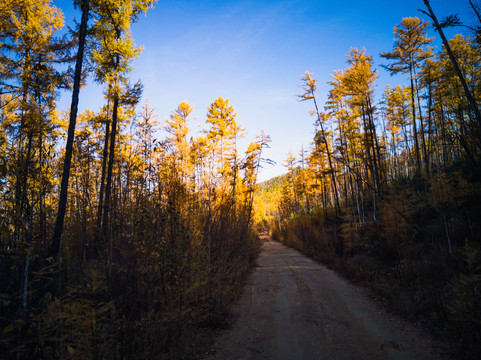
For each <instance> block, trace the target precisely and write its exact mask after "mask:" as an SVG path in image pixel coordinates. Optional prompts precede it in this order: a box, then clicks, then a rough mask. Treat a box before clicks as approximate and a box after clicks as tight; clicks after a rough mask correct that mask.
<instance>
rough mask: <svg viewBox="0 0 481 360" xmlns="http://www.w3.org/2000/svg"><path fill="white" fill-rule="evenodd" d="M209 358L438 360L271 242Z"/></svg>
mask: <svg viewBox="0 0 481 360" xmlns="http://www.w3.org/2000/svg"><path fill="white" fill-rule="evenodd" d="M234 312H235V313H236V314H237V316H238V319H237V321H236V323H235V324H234V326H233V328H231V329H228V330H226V331H224V332H223V333H221V334H220V335H219V338H218V340H217V342H216V343H215V345H214V348H213V351H214V354H212V355H211V356H210V357H209V358H210V359H229V360H231V359H274V360H281V359H286V360H287V359H289V360H297V359H326V360H330V359H336V360H338V359H342V360H347V359H356V360H357V359H423V360H424V359H436V358H439V356H438V355H436V354H435V352H434V350H433V346H432V343H431V341H430V340H429V338H428V337H427V336H426V335H423V334H421V333H420V332H419V331H417V330H416V329H414V328H413V327H412V326H410V325H409V324H407V323H405V322H403V321H401V320H399V319H398V318H395V317H394V316H393V315H390V314H388V313H386V312H385V311H383V310H381V309H380V308H378V307H377V306H376V305H375V304H374V303H373V302H372V301H370V300H369V299H368V298H367V297H366V296H365V294H364V293H363V291H362V289H360V288H359V287H357V286H355V285H352V284H350V283H348V282H347V281H346V280H344V279H342V278H341V277H339V276H338V275H337V274H335V273H334V272H333V271H331V270H329V269H327V268H326V267H324V266H323V265H321V264H319V263H316V262H314V261H312V260H310V259H308V258H307V257H305V256H303V255H302V254H300V253H299V252H298V251H296V250H293V249H290V248H287V247H285V246H283V245H281V244H279V243H278V242H273V241H266V242H264V244H263V251H262V253H261V255H260V257H259V260H258V267H257V269H256V270H255V271H254V272H253V274H252V275H251V276H250V278H249V281H248V284H247V287H246V290H245V293H244V295H243V297H242V298H241V300H240V301H239V303H238V304H237V305H236V307H235V309H234Z"/></svg>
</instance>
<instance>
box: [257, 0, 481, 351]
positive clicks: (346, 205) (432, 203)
mask: <svg viewBox="0 0 481 360" xmlns="http://www.w3.org/2000/svg"><path fill="white" fill-rule="evenodd" d="M424 5H425V7H423V9H421V10H422V14H421V15H422V16H423V17H425V19H424V20H423V19H420V18H419V17H409V18H404V19H402V21H401V22H400V23H399V25H397V26H396V27H395V28H394V44H393V48H392V49H391V50H389V49H386V52H384V53H381V54H380V56H381V58H382V59H383V62H382V64H381V66H382V67H383V68H385V69H386V70H387V71H389V72H390V73H392V74H401V75H402V74H404V76H405V79H406V84H407V85H396V86H387V87H386V88H385V89H384V90H383V91H382V93H381V94H379V95H378V96H377V97H376V96H375V93H374V89H375V84H376V79H377V77H378V74H377V70H376V69H375V68H374V65H373V58H372V56H370V55H369V54H368V52H367V51H366V50H365V49H361V50H359V49H354V48H353V49H351V51H350V52H349V54H348V55H347V59H346V67H345V68H344V69H341V70H336V71H334V72H333V74H332V80H331V81H330V82H329V86H330V90H329V93H328V100H327V101H326V103H325V104H324V106H322V104H319V103H318V97H317V96H318V94H317V92H316V91H317V80H316V78H315V77H314V76H313V75H312V74H310V73H309V72H306V73H305V75H303V76H302V78H301V80H302V85H301V91H300V94H299V95H298V99H299V101H308V102H310V103H311V105H312V111H311V114H312V115H313V118H314V122H315V124H314V126H315V136H314V139H313V141H312V145H311V148H310V149H309V150H302V151H301V152H300V153H299V155H298V156H295V155H293V154H292V153H290V154H289V156H288V158H287V159H286V161H285V166H286V168H287V174H286V175H285V176H284V177H283V179H281V180H280V181H279V180H278V181H275V182H274V183H272V184H267V185H266V187H264V188H261V189H259V190H258V198H257V199H256V201H258V202H259V209H261V210H262V209H264V216H265V222H268V223H269V226H270V229H271V233H272V236H273V237H274V238H276V239H279V240H280V241H281V242H283V243H285V244H287V245H289V246H292V247H295V248H297V249H299V250H301V251H302V252H304V253H305V254H307V255H309V256H311V257H313V258H315V259H318V260H320V261H322V262H324V263H327V264H329V265H330V266H331V267H333V268H334V269H336V270H338V271H340V272H341V273H343V274H344V275H346V276H347V277H348V278H352V279H355V280H357V281H358V282H361V283H363V284H365V285H367V286H368V287H370V288H371V289H372V290H374V293H375V294H377V296H379V298H380V299H383V301H386V303H387V305H388V307H390V308H391V309H392V310H394V311H397V312H400V313H402V314H404V315H405V316H408V317H409V318H411V319H414V320H416V321H420V323H421V324H423V326H425V327H427V328H429V329H430V330H431V332H432V333H434V334H436V335H437V336H439V338H440V339H443V340H445V341H447V343H449V345H450V347H449V350H447V351H446V353H447V355H448V356H454V357H456V358H479V356H480V353H479V344H480V341H481V306H480V305H481V303H480V301H481V293H480V288H481V287H480V286H481V282H480V279H481V258H480V254H479V248H480V245H481V244H480V241H481V237H480V234H481V228H480V221H479V219H480V218H481V156H480V155H481V148H480V139H481V118H480V115H479V99H480V96H481V92H480V91H481V90H480V89H481V88H480V85H481V77H480V67H479V63H480V60H481V58H480V56H481V52H480V43H479V41H480V32H479V29H480V26H481V23H480V22H479V21H481V18H480V17H479V7H478V6H476V5H475V4H474V3H473V2H471V1H470V2H469V5H468V4H467V6H470V9H471V10H472V11H473V13H474V14H475V15H476V16H477V17H476V19H477V21H478V20H479V21H478V22H477V24H476V25H470V24H463V23H462V22H461V19H459V17H458V16H457V15H450V16H448V17H445V18H442V19H437V18H436V16H435V14H434V12H433V10H432V9H431V7H430V4H429V2H428V1H424ZM460 6H461V5H460ZM431 24H433V26H434V28H435V30H436V32H437V34H438V35H439V36H441V37H442V38H443V46H442V48H439V49H438V50H435V48H434V47H432V46H431V44H432V42H433V40H434V38H432V37H429V36H428V29H429V28H428V26H430V25H431ZM455 26H465V28H466V27H467V28H468V29H469V35H468V34H466V33H465V34H464V35H462V34H458V35H455V36H454V37H452V38H451V39H449V40H447V39H446V37H445V35H444V31H446V29H447V28H452V27H455ZM276 207H277V210H276V211H272V208H276Z"/></svg>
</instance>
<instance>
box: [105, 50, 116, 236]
mask: <svg viewBox="0 0 481 360" xmlns="http://www.w3.org/2000/svg"><path fill="white" fill-rule="evenodd" d="M118 63H119V57H118V56H117V65H118ZM118 86H119V84H118V81H116V83H115V85H114V87H115V88H114V104H113V108H112V131H111V136H110V149H109V164H108V169H107V180H106V183H105V200H104V212H103V218H104V219H103V224H102V235H103V239H104V241H105V240H106V239H107V238H108V236H107V235H108V229H109V212H110V194H111V189H112V173H113V167H114V157H115V137H116V136H117V121H118V107H119V89H118Z"/></svg>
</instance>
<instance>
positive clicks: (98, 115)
mask: <svg viewBox="0 0 481 360" xmlns="http://www.w3.org/2000/svg"><path fill="white" fill-rule="evenodd" d="M77 5H78V9H79V10H80V11H81V13H82V20H81V22H80V23H79V24H78V28H77V30H78V31H77V32H76V33H73V34H71V35H70V34H69V35H66V36H65V37H63V38H58V37H56V36H57V35H56V34H57V30H59V29H61V28H62V27H63V26H64V23H63V17H62V12H61V10H60V9H58V8H56V7H55V6H53V5H52V3H51V1H49V0H23V1H17V0H4V1H3V2H2V3H1V4H0V51H1V52H0V64H1V66H0V80H1V81H0V94H1V95H0V304H1V306H0V334H1V336H0V354H1V355H0V357H2V358H6V359H174V358H175V359H181V358H194V357H197V356H199V354H202V353H205V351H206V348H205V347H206V346H207V345H208V344H209V341H210V336H211V333H212V330H213V329H215V328H218V327H221V326H223V325H224V324H225V315H226V311H227V308H228V306H229V305H230V304H231V303H232V302H233V301H234V300H235V298H236V297H237V296H238V294H239V292H240V290H241V288H242V286H241V284H242V281H243V280H244V277H245V276H246V274H247V273H248V272H249V271H250V269H251V268H252V266H253V264H254V261H255V258H256V256H257V254H258V251H259V239H258V237H257V235H256V233H255V232H254V231H253V227H252V225H253V219H252V214H253V213H252V209H253V206H252V201H253V192H254V188H255V183H256V177H257V172H258V169H259V166H260V163H261V153H262V150H263V148H264V147H265V146H267V144H268V142H269V137H268V136H267V135H265V134H261V135H260V136H259V137H258V138H257V139H256V140H255V141H253V142H252V143H251V144H250V146H249V147H248V149H247V150H246V152H245V153H244V154H239V150H238V143H237V142H238V139H239V138H240V137H241V136H244V134H245V130H244V129H242V128H241V126H240V125H239V124H238V123H237V121H236V113H235V110H234V107H233V106H232V104H231V103H230V102H229V100H228V99H224V98H222V97H219V98H217V99H215V100H214V101H213V102H212V103H211V104H210V106H209V107H208V110H207V113H206V117H205V126H204V130H203V132H202V133H201V135H198V134H191V133H190V132H189V126H188V123H189V120H190V117H189V116H190V114H191V112H192V109H193V108H192V106H191V105H190V104H189V103H187V102H185V101H184V102H181V103H180V104H179V105H178V107H177V108H176V109H172V113H171V114H170V116H169V117H168V119H166V120H165V121H164V122H162V123H159V120H158V118H157V116H156V115H155V112H154V109H152V108H151V107H149V105H148V104H144V105H140V104H139V102H140V99H141V94H142V84H141V83H140V82H137V83H131V82H130V79H129V73H130V71H131V62H132V59H133V58H134V57H136V56H138V55H139V54H140V50H141V49H140V48H139V47H136V46H135V44H134V41H133V38H132V34H131V32H130V25H131V24H132V23H133V22H135V21H137V20H138V19H139V15H141V14H143V13H144V12H146V11H148V10H149V8H151V7H152V6H153V5H154V1H152V0H136V1H133V0H132V1H130V0H127V1H126V0H122V1H116V0H113V1H101V0H91V1H88V0H83V1H79V2H77ZM73 65H75V70H74V69H70V68H69V66H73ZM89 77H90V79H91V78H93V79H95V81H97V82H98V83H100V84H102V86H103V87H104V94H105V100H104V101H105V102H104V103H105V105H104V106H103V107H102V108H101V109H99V110H98V111H91V110H86V111H84V112H82V113H80V114H78V115H77V105H78V98H79V96H80V97H81V96H82V91H80V85H81V84H82V83H83V82H84V81H86V80H87V79H88V78H89ZM62 89H72V90H73V91H72V107H71V111H69V112H68V113H60V112H59V111H58V110H57V107H56V101H57V99H58V95H59V91H60V90H62Z"/></svg>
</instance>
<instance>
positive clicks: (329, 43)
mask: <svg viewBox="0 0 481 360" xmlns="http://www.w3.org/2000/svg"><path fill="white" fill-rule="evenodd" d="M54 4H55V5H56V6H57V7H60V8H61V9H62V10H63V11H64V13H65V21H66V25H68V26H72V24H73V19H74V18H76V19H79V16H80V14H79V12H78V11H77V10H73V8H72V5H71V1H65V0H54ZM431 6H432V7H433V10H434V11H435V12H436V13H437V15H438V17H439V18H440V17H442V16H445V15H448V14H450V13H458V14H459V15H460V16H461V18H462V20H463V21H465V22H466V23H474V18H473V16H472V15H471V13H470V12H469V9H468V0H456V1H453V0H451V1H446V0H431ZM418 8H422V9H424V4H423V1H422V0H406V1H403V0H401V1H390V0H383V1H379V0H372V1H352V0H349V1H348V0H338V1H320V0H319V1H312V0H311V1H309V0H303V1H300V0H298V1H295V0H292V1H267V0H258V1H253V0H247V1H240V0H238V1H228V0H225V1H218V0H216V1H214V0H207V1H182V0H176V1H173V0H167V1H159V2H158V3H157V4H156V6H155V8H154V9H151V10H149V11H148V13H147V16H145V17H144V16H141V17H140V19H139V21H138V23H136V24H135V25H134V26H133V27H132V31H133V35H134V39H135V42H136V44H137V45H142V46H143V47H144V50H143V52H142V54H141V55H140V57H139V58H138V59H136V60H135V62H134V64H133V65H134V68H135V70H134V71H133V72H132V74H131V78H132V80H133V81H137V80H138V79H140V80H141V81H142V83H143V84H144V94H143V100H142V102H141V105H142V104H143V103H144V102H145V101H146V99H148V101H149V105H150V106H151V107H154V108H155V112H156V114H157V115H158V118H159V120H160V121H161V122H163V120H164V119H165V118H167V117H168V116H169V115H170V114H171V113H172V111H173V110H174V109H175V108H176V107H177V105H178V104H179V103H180V102H181V101H183V100H186V101H188V102H189V103H190V104H191V105H192V106H193V107H194V111H193V114H192V116H193V119H192V120H191V123H190V125H191V130H192V133H193V135H197V134H199V131H200V129H199V127H198V124H200V123H203V122H204V120H205V115H206V113H207V107H208V106H209V105H210V103H211V102H213V101H214V100H215V99H216V98H217V97H219V96H222V97H224V98H229V99H230V101H231V103H232V105H233V106H234V108H235V109H236V112H237V120H238V122H239V123H240V124H241V125H242V126H243V127H244V128H246V129H247V132H248V133H247V136H246V140H245V141H243V143H244V146H246V144H247V143H248V142H249V141H251V140H253V139H254V136H255V135H256V134H258V133H260V132H261V130H262V129H264V130H265V131H266V133H267V134H269V135H270V136H271V138H272V143H271V148H270V149H268V150H266V152H265V154H264V155H265V156H266V157H268V158H270V159H272V160H274V161H276V162H277V165H276V166H266V167H265V168H264V169H262V171H261V173H260V179H259V180H260V181H263V180H267V179H269V178H271V177H273V176H277V175H280V174H282V173H284V172H285V168H284V167H283V165H282V164H283V161H284V159H285V158H286V157H287V153H288V152H289V151H292V152H293V153H294V154H295V155H297V154H298V152H299V150H300V149H301V146H304V148H309V144H310V142H311V140H312V137H313V131H314V127H313V125H312V124H313V122H314V118H313V117H312V116H310V115H309V109H310V108H311V104H310V103H299V102H298V101H297V99H296V96H295V95H296V94H298V93H300V88H299V87H298V85H299V84H300V80H299V78H300V76H301V75H302V74H304V73H305V71H310V72H311V73H313V74H314V76H315V77H316V78H317V79H318V83H319V89H318V98H319V103H320V104H323V103H324V101H325V99H326V95H327V92H328V90H329V88H328V86H327V84H326V83H327V82H328V81H329V80H330V79H331V78H330V74H332V73H333V71H334V70H336V69H343V68H345V59H346V55H347V53H348V52H349V50H350V48H351V47H354V48H359V49H361V48H365V49H366V51H367V53H368V54H370V55H372V56H373V57H374V63H375V68H376V69H378V72H379V80H378V82H377V91H376V99H379V98H380V95H381V93H382V91H383V89H384V87H385V85H386V84H388V83H389V84H392V85H396V84H398V83H404V82H405V78H404V77H402V76H401V77H391V76H390V75H388V74H387V73H386V72H385V71H384V70H383V69H382V68H381V67H380V66H379V64H380V63H383V61H382V60H381V59H380V58H379V53H380V52H385V51H390V50H391V49H392V46H393V28H394V26H396V25H397V24H398V23H400V21H401V20H402V18H403V17H408V16H418V17H421V18H426V16H425V15H423V14H421V13H420V12H419V11H417V9H418ZM430 34H431V36H434V35H435V34H434V31H432V30H430ZM434 45H436V46H438V47H439V46H440V42H439V40H436V41H435V43H434ZM69 95H70V94H68V95H64V96H62V99H61V101H60V106H61V107H67V106H68V105H69ZM102 103H103V97H102V95H101V89H100V88H99V87H98V86H96V85H95V84H91V85H88V86H87V87H86V88H85V89H83V90H82V92H81V94H80V110H81V111H82V110H84V109H86V108H89V109H91V110H94V111H97V110H98V109H99V108H100V106H102ZM159 136H161V135H159Z"/></svg>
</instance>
